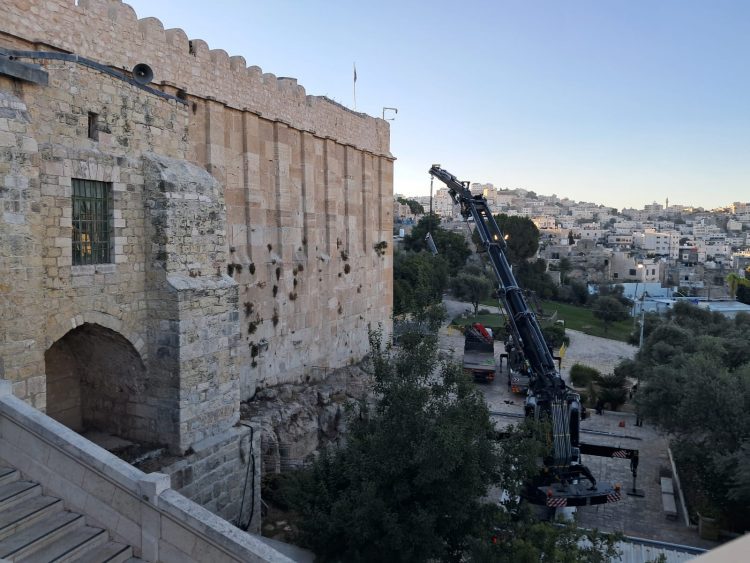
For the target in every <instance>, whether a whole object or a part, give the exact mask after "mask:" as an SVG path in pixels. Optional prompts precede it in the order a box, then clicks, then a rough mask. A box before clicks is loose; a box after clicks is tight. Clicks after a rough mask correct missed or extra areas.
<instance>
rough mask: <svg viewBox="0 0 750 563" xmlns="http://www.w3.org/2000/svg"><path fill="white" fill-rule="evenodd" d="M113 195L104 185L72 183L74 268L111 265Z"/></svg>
mask: <svg viewBox="0 0 750 563" xmlns="http://www.w3.org/2000/svg"><path fill="white" fill-rule="evenodd" d="M111 192H112V190H111V185H110V184H108V183H105V182H92V181H90V180H76V179H74V180H73V265H75V266H79V265H84V264H106V263H109V262H111V260H110V247H111V232H110V215H111V214H112V193H111Z"/></svg>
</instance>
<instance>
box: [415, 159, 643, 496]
mask: <svg viewBox="0 0 750 563" xmlns="http://www.w3.org/2000/svg"><path fill="white" fill-rule="evenodd" d="M429 173H430V175H431V176H433V177H435V178H437V179H438V180H440V181H441V182H443V183H444V184H445V185H446V186H447V187H448V192H449V193H450V196H451V198H452V199H453V201H454V202H455V203H456V204H457V205H460V206H461V214H462V215H463V217H464V219H465V220H467V221H468V220H469V218H471V219H473V221H474V224H475V225H476V232H477V234H478V236H479V239H480V241H481V243H482V245H483V246H484V249H485V250H486V253H487V255H488V257H489V261H490V264H491V265H492V269H493V271H494V273H495V277H496V279H497V282H498V295H499V297H500V300H501V302H502V304H503V307H504V309H505V311H506V313H507V317H508V318H507V325H508V328H509V332H510V337H511V339H512V341H513V342H512V343H513V346H514V348H515V350H516V351H520V352H521V353H522V354H523V356H525V358H526V363H527V365H528V367H529V389H528V393H527V395H526V399H525V404H524V412H525V414H526V416H527V417H533V418H535V419H537V420H538V419H545V420H547V421H549V423H550V424H551V437H552V445H553V447H552V453H551V455H550V456H547V457H546V458H545V459H544V460H543V467H542V468H541V471H540V473H539V474H538V475H537V477H536V478H534V479H533V480H532V481H531V482H530V483H528V484H526V486H525V491H524V497H525V498H526V499H527V500H528V501H529V502H531V503H534V504H541V505H546V506H548V507H550V508H562V507H566V506H586V505H594V504H605V503H609V502H617V501H619V500H620V499H621V498H622V497H621V490H620V486H619V485H611V484H600V483H597V482H596V479H595V478H594V476H593V475H592V473H591V471H590V470H589V469H588V468H587V467H586V466H585V465H583V463H582V462H581V454H588V455H598V456H605V457H613V458H627V459H630V469H631V472H632V474H633V491H634V492H635V491H636V488H635V479H636V476H637V468H638V450H633V449H627V448H618V447H610V446H601V445H592V444H583V443H581V442H580V438H579V435H580V421H581V420H582V419H583V418H585V409H584V408H583V406H582V404H581V398H580V395H579V394H578V393H576V392H575V390H573V389H572V388H570V387H568V386H567V385H566V384H565V381H564V380H563V378H562V377H561V375H560V372H559V371H558V369H557V367H556V366H555V360H554V358H553V356H552V352H551V351H550V349H549V348H548V347H547V344H546V342H545V340H544V336H543V334H542V330H541V328H540V327H539V323H538V322H537V319H536V316H535V315H534V312H533V311H532V310H531V309H530V308H529V306H528V305H527V303H526V299H525V298H524V292H523V290H522V289H521V288H520V287H518V283H517V282H516V279H515V277H514V276H513V271H512V270H511V267H510V265H509V264H508V259H507V257H506V247H507V243H506V241H505V238H504V236H503V233H502V231H501V230H500V228H499V227H498V226H497V222H496V221H495V218H494V217H493V215H492V213H491V212H490V209H489V206H488V204H487V200H486V199H485V198H484V196H482V195H473V194H472V193H471V191H470V190H469V182H467V181H459V180H458V179H457V178H456V177H455V176H454V175H453V174H451V173H449V172H447V171H446V170H444V169H443V168H441V167H440V165H439V164H433V165H432V167H431V168H430V170H429ZM582 480H585V481H586V482H587V483H582V482H581V481H582Z"/></svg>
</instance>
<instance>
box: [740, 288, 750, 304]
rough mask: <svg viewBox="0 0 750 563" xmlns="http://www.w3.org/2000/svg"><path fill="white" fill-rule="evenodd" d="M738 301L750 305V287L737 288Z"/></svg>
mask: <svg viewBox="0 0 750 563" xmlns="http://www.w3.org/2000/svg"><path fill="white" fill-rule="evenodd" d="M737 301H739V302H740V303H745V304H746V305H750V287H749V286H746V285H741V286H739V287H738V288H737Z"/></svg>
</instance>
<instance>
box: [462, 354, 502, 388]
mask: <svg viewBox="0 0 750 563" xmlns="http://www.w3.org/2000/svg"><path fill="white" fill-rule="evenodd" d="M463 365H464V369H465V370H469V371H471V372H473V374H474V377H475V378H478V379H485V380H487V381H492V380H493V379H494V378H495V371H496V367H497V365H496V363H495V355H494V353H492V352H479V351H476V350H466V351H464V364H463Z"/></svg>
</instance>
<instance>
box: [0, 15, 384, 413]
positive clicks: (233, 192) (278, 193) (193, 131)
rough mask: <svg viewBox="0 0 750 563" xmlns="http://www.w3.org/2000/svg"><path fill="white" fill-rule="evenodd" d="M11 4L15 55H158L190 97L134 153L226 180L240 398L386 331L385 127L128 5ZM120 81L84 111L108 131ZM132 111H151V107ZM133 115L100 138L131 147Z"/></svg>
mask: <svg viewBox="0 0 750 563" xmlns="http://www.w3.org/2000/svg"><path fill="white" fill-rule="evenodd" d="M2 10H3V13H2V15H3V17H2V18H0V31H5V32H7V33H9V34H12V36H10V35H9V36H8V37H6V41H5V42H6V46H7V47H8V48H14V49H32V50H50V49H63V50H66V51H70V52H72V53H75V54H76V55H80V56H83V57H89V58H91V59H93V60H95V61H97V62H99V63H103V64H106V65H110V66H111V67H113V68H116V69H123V68H124V69H131V68H132V67H133V66H134V65H135V64H136V63H141V62H144V63H148V64H149V65H151V67H152V68H153V70H154V80H153V82H152V84H151V86H156V87H158V88H161V89H162V90H163V91H165V92H167V93H170V94H174V95H177V96H179V97H180V98H182V99H184V100H185V101H186V102H187V104H186V106H185V108H186V109H187V111H186V112H185V114H182V113H181V112H180V114H179V115H178V116H177V118H176V119H175V120H174V121H173V122H172V125H173V127H174V129H173V130H172V131H169V130H165V129H163V128H162V127H161V125H160V124H158V123H154V124H150V123H147V124H146V125H147V127H145V128H142V129H140V130H138V132H137V134H136V135H134V136H133V138H131V139H130V143H131V144H130V145H128V146H126V148H128V149H130V150H129V151H128V154H131V153H132V151H133V150H135V151H143V150H151V151H153V152H156V153H159V154H166V155H168V156H174V157H177V158H182V157H183V156H184V157H185V158H187V159H188V160H190V161H191V162H194V163H196V164H198V165H200V166H202V167H203V168H205V169H206V170H207V171H208V172H210V173H211V175H213V176H214V178H215V179H216V180H218V182H219V184H220V185H221V186H222V187H223V189H224V191H223V197H224V200H225V202H226V208H227V217H226V219H227V225H226V235H225V236H226V238H225V251H226V252H228V254H227V256H228V260H227V261H228V264H227V265H226V270H225V273H227V274H229V275H231V276H233V277H234V279H235V280H236V282H237V283H238V284H239V304H240V305H239V307H240V310H241V311H243V312H244V313H243V314H242V315H241V317H242V338H243V342H244V344H243V346H242V347H241V348H240V349H239V350H238V355H237V365H238V369H239V370H240V381H241V395H242V397H243V398H245V399H246V398H249V397H251V396H252V395H253V394H254V393H255V392H256V390H257V389H259V388H263V387H266V386H269V385H274V384H276V383H279V382H288V381H299V380H301V378H302V377H303V376H304V375H305V374H306V373H308V372H309V371H310V370H311V369H314V368H318V367H338V366H342V365H346V364H347V363H349V362H350V361H353V360H356V359H358V358H359V357H361V356H362V355H363V354H364V353H365V352H366V346H367V344H366V330H367V326H368V324H377V323H385V324H387V323H388V318H389V315H390V307H391V301H392V285H391V281H390V280H391V278H392V254H391V249H390V248H389V247H388V246H389V245H388V243H389V241H390V240H391V233H392V217H391V213H392V210H391V206H390V200H391V195H392V183H393V158H392V156H391V155H390V152H389V127H388V124H387V122H385V121H383V120H380V119H374V118H371V117H368V116H366V115H364V114H360V113H356V112H352V111H350V110H348V109H346V108H344V107H342V106H340V105H339V104H336V103H334V102H331V101H330V100H327V99H325V98H322V97H316V96H308V95H306V93H305V91H304V88H302V87H301V86H299V85H297V83H296V81H295V80H294V79H290V78H278V79H277V78H276V77H275V76H274V75H272V74H267V73H265V74H264V73H263V72H262V71H261V70H260V69H259V68H258V67H249V68H247V67H246V63H245V60H244V59H243V58H242V57H229V56H228V55H227V54H226V53H225V52H224V51H222V50H220V49H214V50H209V49H208V46H207V45H206V43H205V42H203V41H201V40H199V39H193V40H188V38H187V37H186V35H185V33H184V32H183V31H182V30H179V29H172V30H164V29H163V27H162V25H161V23H160V22H159V21H158V20H156V19H154V18H144V19H141V20H138V19H137V18H136V15H135V13H134V11H133V10H132V8H131V7H130V6H128V5H126V4H123V3H121V2H120V1H119V0H80V1H79V2H74V1H73V0H47V1H46V2H27V1H23V0H12V1H11V2H9V3H6V5H4V6H3V9H2ZM61 30H65V33H61ZM92 30H96V32H95V33H92ZM1 46H2V45H0V47H1ZM37 62H39V61H37ZM42 64H47V66H52V67H54V66H55V65H56V64H57V63H45V62H43V61H42ZM51 85H52V86H54V87H55V89H59V90H60V92H61V94H60V95H61V96H63V97H64V96H65V95H71V91H70V90H69V89H66V88H65V85H63V84H56V83H54V82H53V83H51ZM118 89H119V87H114V88H106V89H105V93H106V95H105V98H106V97H107V96H108V97H109V100H110V104H112V105H114V106H115V108H112V107H109V106H108V104H107V103H103V104H99V106H98V107H97V109H96V110H93V109H89V111H100V112H102V113H101V115H102V116H103V119H104V121H105V122H107V123H108V124H109V122H110V121H112V120H111V119H109V115H110V114H117V113H118V112H119V113H120V114H122V115H125V114H124V113H123V111H124V110H123V108H120V107H118V104H119V103H120V98H122V100H125V98H126V96H121V95H120V93H119V91H118ZM46 90H49V88H48V89H40V94H41V96H42V99H40V102H41V103H42V104H45V103H46V101H47V100H46V99H45V97H46V96H47V95H48V94H47V93H46ZM42 92H45V93H42ZM127 98H128V99H130V97H129V96H127ZM103 101H104V102H106V99H105V100H103ZM123 103H124V101H123ZM150 103H152V104H153V103H156V102H153V101H152V102H150ZM175 105H176V106H177V109H178V110H179V109H183V108H182V107H180V106H181V104H175ZM127 111H128V112H132V113H134V114H135V115H137V116H141V117H148V115H149V113H148V108H147V107H146V108H143V107H141V106H137V107H136V106H134V107H132V108H127ZM128 115H130V114H129V113H128ZM136 121H137V120H136ZM53 122H54V121H53ZM128 122H129V120H128V119H124V120H122V122H120V123H114V122H113V123H112V124H111V125H110V128H107V127H103V128H102V144H104V145H105V146H106V145H109V144H110V143H118V142H122V141H121V140H120V139H119V138H118V135H117V130H116V126H117V125H125V126H127V124H128ZM166 124H167V125H168V124H169V121H167V123H166ZM185 126H187V134H182V133H181V132H184V129H183V127H185ZM45 132H50V133H52V132H51V131H45ZM175 143H176V146H169V145H174V144H175ZM149 144H150V146H143V145H149ZM165 144H167V145H168V146H164V145H165ZM59 242H60V244H66V243H65V241H64V237H59ZM384 244H386V245H388V246H385V247H383V245H384ZM376 246H377V247H378V249H380V250H376ZM383 249H384V250H385V252H383ZM60 250H61V251H64V249H63V248H62V247H61V248H60ZM186 250H187V252H188V253H189V252H190V250H189V249H186ZM181 252H182V249H181V250H180V251H179V252H177V253H173V256H175V257H176V256H177V255H178V254H180V253H181ZM182 258H185V259H187V257H181V258H178V259H182ZM374 273H376V275H373V274H374ZM144 342H145V340H144ZM48 344H50V342H48Z"/></svg>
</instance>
